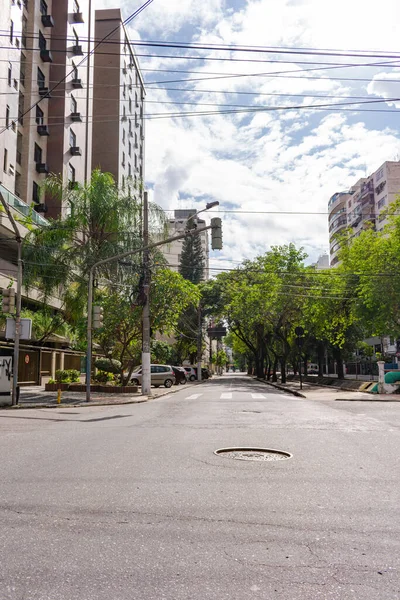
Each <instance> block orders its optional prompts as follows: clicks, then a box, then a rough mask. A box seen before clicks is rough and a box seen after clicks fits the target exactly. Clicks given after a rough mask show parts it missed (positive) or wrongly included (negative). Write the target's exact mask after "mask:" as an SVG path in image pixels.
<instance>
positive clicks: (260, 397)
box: [251, 394, 265, 400]
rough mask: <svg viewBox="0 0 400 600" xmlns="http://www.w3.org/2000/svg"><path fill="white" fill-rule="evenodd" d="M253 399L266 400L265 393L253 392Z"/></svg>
mask: <svg viewBox="0 0 400 600" xmlns="http://www.w3.org/2000/svg"><path fill="white" fill-rule="evenodd" d="M251 397H252V398H253V400H265V396H264V394H251Z"/></svg>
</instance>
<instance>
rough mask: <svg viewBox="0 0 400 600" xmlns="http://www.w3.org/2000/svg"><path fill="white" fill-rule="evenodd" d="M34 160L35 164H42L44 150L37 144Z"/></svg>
mask: <svg viewBox="0 0 400 600" xmlns="http://www.w3.org/2000/svg"><path fill="white" fill-rule="evenodd" d="M33 159H34V161H35V163H41V162H42V149H41V147H40V146H39V145H38V144H36V143H35V148H34V153H33Z"/></svg>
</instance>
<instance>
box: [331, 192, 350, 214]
mask: <svg viewBox="0 0 400 600" xmlns="http://www.w3.org/2000/svg"><path fill="white" fill-rule="evenodd" d="M343 196H347V193H346V192H337V193H336V194H333V196H331V198H330V199H329V202H328V209H329V210H330V209H331V208H332V207H333V205H334V204H336V203H338V202H339V200H343V199H344V198H343Z"/></svg>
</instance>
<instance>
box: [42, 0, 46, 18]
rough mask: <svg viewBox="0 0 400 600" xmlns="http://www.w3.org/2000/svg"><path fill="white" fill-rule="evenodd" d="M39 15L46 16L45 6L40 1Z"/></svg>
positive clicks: (44, 3)
mask: <svg viewBox="0 0 400 600" xmlns="http://www.w3.org/2000/svg"><path fill="white" fill-rule="evenodd" d="M40 13H41V14H42V15H47V4H46V2H45V1H44V0H40Z"/></svg>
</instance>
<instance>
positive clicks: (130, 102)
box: [129, 98, 132, 114]
mask: <svg viewBox="0 0 400 600" xmlns="http://www.w3.org/2000/svg"><path fill="white" fill-rule="evenodd" d="M129 113H130V114H132V100H131V98H129Z"/></svg>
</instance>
